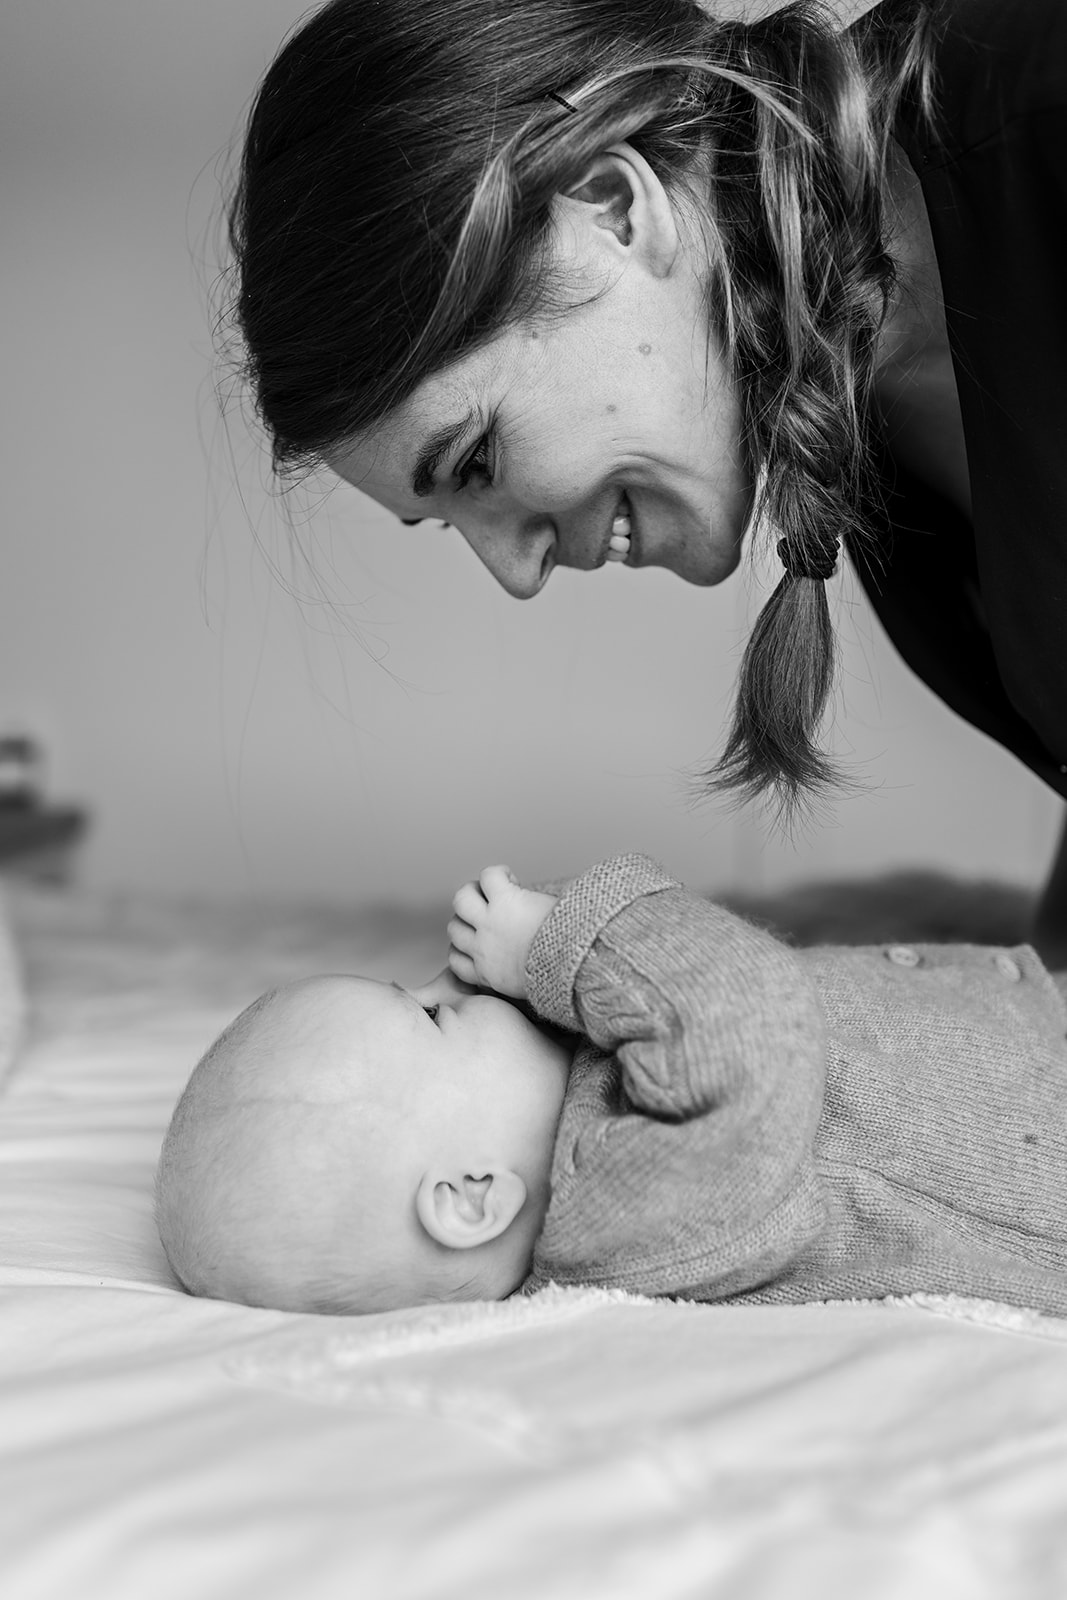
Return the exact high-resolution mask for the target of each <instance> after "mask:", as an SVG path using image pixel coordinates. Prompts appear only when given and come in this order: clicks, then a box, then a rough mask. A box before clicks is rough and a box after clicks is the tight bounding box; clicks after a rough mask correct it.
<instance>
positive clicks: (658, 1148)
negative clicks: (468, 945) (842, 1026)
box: [527, 857, 825, 1298]
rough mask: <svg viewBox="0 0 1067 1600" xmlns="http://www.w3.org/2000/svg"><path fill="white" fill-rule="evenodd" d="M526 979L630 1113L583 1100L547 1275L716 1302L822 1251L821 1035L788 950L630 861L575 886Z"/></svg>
mask: <svg viewBox="0 0 1067 1600" xmlns="http://www.w3.org/2000/svg"><path fill="white" fill-rule="evenodd" d="M527 972H528V979H529V982H530V997H531V1000H532V1002H533V1004H534V1005H535V1006H536V1008H537V1009H538V1010H539V1011H540V1012H541V1013H542V1015H544V1016H547V1017H550V1018H551V1019H552V1020H554V1021H557V1022H559V1023H561V1024H562V1025H564V1026H570V1027H575V1026H577V1027H578V1028H580V1029H581V1031H582V1032H584V1033H585V1034H586V1035H587V1036H588V1037H589V1038H590V1039H591V1040H592V1041H593V1043H594V1044H595V1045H596V1046H598V1048H599V1049H600V1050H601V1051H604V1052H610V1053H611V1055H612V1056H613V1057H614V1059H615V1061H616V1062H617V1064H618V1069H619V1093H618V1096H617V1100H616V1103H615V1104H613V1105H601V1106H596V1105H594V1104H593V1102H592V1101H591V1100H590V1099H589V1098H588V1097H587V1096H585V1095H583V1093H582V1091H581V1089H580V1088H579V1090H578V1092H577V1093H575V1094H569V1095H568V1101H567V1105H566V1106H565V1108H564V1116H563V1120H562V1122H561V1126H560V1134H559V1138H558V1140H557V1147H556V1158H555V1164H554V1169H553V1180H552V1182H553V1195H552V1204H551V1206H550V1209H549V1215H548V1218H547V1220H546V1225H545V1229H544V1232H543V1234H542V1238H541V1240H540V1242H539V1246H538V1252H537V1259H536V1263H535V1265H536V1267H537V1270H538V1271H539V1273H540V1274H541V1276H542V1277H550V1276H551V1277H554V1278H556V1279H557V1280H558V1281H581V1282H602V1283H612V1284H616V1285H618V1286H620V1287H627V1288H632V1289H635V1290H638V1291H639V1292H645V1293H653V1294H666V1293H680V1292H683V1291H684V1290H691V1289H693V1288H694V1286H700V1289H701V1293H702V1294H703V1295H704V1296H705V1297H707V1298H711V1297H713V1296H718V1295H727V1294H731V1293H737V1292H740V1291H741V1290H743V1289H748V1288H751V1287H753V1286H755V1285H756V1284H759V1283H762V1282H765V1281H766V1280H767V1279H768V1278H769V1277H770V1276H772V1275H773V1274H774V1273H775V1272H776V1271H777V1270H779V1269H780V1268H781V1267H782V1266H784V1265H785V1264H786V1263H787V1262H788V1261H790V1260H791V1259H792V1258H793V1257H794V1256H795V1254H796V1253H797V1252H798V1251H799V1250H800V1249H801V1248H802V1247H803V1246H804V1245H805V1244H807V1243H808V1242H810V1240H811V1238H812V1237H813V1236H814V1234H815V1233H816V1232H818V1231H819V1229H820V1228H821V1226H822V1221H823V1212H822V1202H821V1199H820V1195H819V1191H818V1186H817V1182H816V1178H815V1174H814V1168H813V1160H812V1147H813V1142H814V1136H815V1130H816V1127H817V1125H818V1120H819V1115H820V1112H821V1107H822V1093H823V1083H824V1073H825V1040H824V1026H823V1019H822V1012H821V1008H820V1005H819V1002H818V998H817V995H816V992H815V989H814V987H813V985H812V983H811V981H810V980H809V978H808V977H807V975H806V973H805V971H804V970H803V968H802V967H801V965H800V963H799V962H798V961H797V959H796V957H795V956H794V955H793V953H792V952H791V951H790V950H789V949H788V948H787V947H786V946H785V945H783V944H781V943H780V942H779V941H778V940H776V939H774V938H772V937H771V936H770V935H769V934H767V933H765V932H763V931H762V930H761V929H758V928H756V927H753V926H752V925H750V924H749V923H746V922H744V921H742V920H741V919H740V918H738V917H735V916H733V915H732V914H731V913H729V912H727V911H724V910H723V909H722V908H721V907H719V906H716V905H714V904H712V903H711V902H709V901H706V900H703V899H701V898H699V897H698V896H696V895H693V894H690V893H689V892H688V891H687V890H685V889H684V888H682V887H681V885H679V884H677V883H675V882H674V881H673V880H672V879H670V878H668V877H667V875H666V874H664V873H662V872H660V871H659V869H657V868H655V867H654V864H653V863H650V862H648V861H647V860H646V859H645V858H643V857H622V858H618V859H617V860H616V861H613V862H607V863H603V864H601V866H599V867H597V868H594V869H593V870H592V872H591V873H589V874H583V876H582V877H580V878H578V879H576V880H575V882H574V883H573V884H572V885H571V886H570V888H569V889H568V890H567V892H566V893H565V895H564V896H563V898H562V899H561V900H560V902H559V904H558V905H557V906H556V908H555V909H554V911H553V912H552V914H551V915H550V917H549V918H548V919H547V921H546V923H545V925H544V927H543V928H542V930H541V933H540V934H539V935H538V939H537V940H536V941H535V945H534V947H533V949H532V950H531V955H530V962H529V964H528V969H527Z"/></svg>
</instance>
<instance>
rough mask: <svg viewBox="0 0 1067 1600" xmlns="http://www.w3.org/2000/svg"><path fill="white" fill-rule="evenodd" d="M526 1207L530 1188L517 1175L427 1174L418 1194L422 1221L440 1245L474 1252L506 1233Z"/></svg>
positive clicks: (417, 1206) (510, 1173) (417, 1204)
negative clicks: (473, 1248) (527, 1190)
mask: <svg viewBox="0 0 1067 1600" xmlns="http://www.w3.org/2000/svg"><path fill="white" fill-rule="evenodd" d="M525 1204H526V1185H525V1183H524V1182H523V1180H522V1179H521V1178H520V1177H519V1175H518V1173H517V1172H510V1171H509V1170H508V1169H507V1168H503V1169H501V1170H500V1171H498V1172H485V1173H482V1174H481V1176H479V1177H475V1176H473V1174H471V1173H469V1172H467V1173H462V1174H460V1173H454V1174H452V1175H451V1176H450V1177H442V1176H441V1174H440V1172H426V1173H423V1175H422V1178H421V1179H420V1180H419V1187H418V1189H417V1190H416V1192H415V1210H416V1212H417V1213H418V1218H419V1221H420V1222H421V1223H422V1226H423V1227H424V1228H425V1230H426V1232H427V1233H428V1234H429V1235H430V1237H431V1239H436V1241H437V1243H438V1244H443V1245H446V1246H447V1247H448V1249H450V1250H470V1249H471V1248H472V1247H473V1246H474V1245H479V1244H488V1243H489V1241H490V1240H491V1239H498V1238H499V1237H500V1235H501V1234H502V1233H505V1232H506V1231H507V1229H508V1228H510V1226H511V1224H512V1223H513V1222H514V1220H515V1218H516V1217H517V1216H518V1214H519V1212H520V1211H521V1210H522V1208H523V1206H524V1205H525Z"/></svg>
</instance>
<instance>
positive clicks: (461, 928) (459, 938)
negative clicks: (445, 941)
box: [445, 917, 476, 972]
mask: <svg viewBox="0 0 1067 1600" xmlns="http://www.w3.org/2000/svg"><path fill="white" fill-rule="evenodd" d="M445 932H446V933H447V935H448V938H449V942H450V944H451V945H452V946H453V947H454V948H455V949H456V950H461V951H463V953H464V954H465V955H469V954H470V953H471V951H472V950H473V949H474V940H475V938H476V934H475V931H474V929H473V928H472V927H471V925H470V923H469V922H464V920H463V918H462V917H451V918H450V919H449V921H448V925H447V926H446V928H445ZM455 970H456V969H455V967H453V968H452V971H453V972H455Z"/></svg>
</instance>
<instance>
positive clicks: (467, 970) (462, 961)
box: [448, 945, 478, 985]
mask: <svg viewBox="0 0 1067 1600" xmlns="http://www.w3.org/2000/svg"><path fill="white" fill-rule="evenodd" d="M448 965H449V966H450V967H451V969H452V971H453V973H454V974H455V976H456V977H457V978H458V979H459V980H460V982H461V983H471V984H475V985H477V982H478V975H477V973H476V972H475V970H474V962H473V961H472V960H471V958H470V956H468V955H464V953H463V951H462V950H457V949H456V948H455V946H454V945H453V947H452V949H451V950H450V951H449V952H448Z"/></svg>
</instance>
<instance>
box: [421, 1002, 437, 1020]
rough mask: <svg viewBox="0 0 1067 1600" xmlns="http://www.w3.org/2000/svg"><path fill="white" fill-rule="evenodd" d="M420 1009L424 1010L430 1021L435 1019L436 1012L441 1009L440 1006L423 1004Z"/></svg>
mask: <svg viewBox="0 0 1067 1600" xmlns="http://www.w3.org/2000/svg"><path fill="white" fill-rule="evenodd" d="M422 1009H423V1010H424V1011H425V1013H426V1015H427V1016H428V1017H429V1019H430V1021H431V1022H436V1021H437V1013H438V1012H439V1011H440V1009H441V1007H440V1006H423V1008H422Z"/></svg>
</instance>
